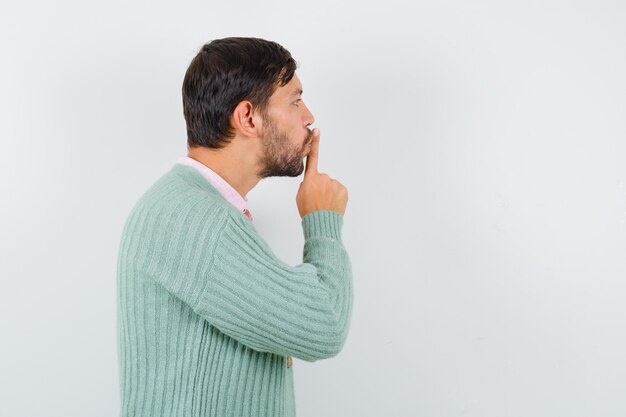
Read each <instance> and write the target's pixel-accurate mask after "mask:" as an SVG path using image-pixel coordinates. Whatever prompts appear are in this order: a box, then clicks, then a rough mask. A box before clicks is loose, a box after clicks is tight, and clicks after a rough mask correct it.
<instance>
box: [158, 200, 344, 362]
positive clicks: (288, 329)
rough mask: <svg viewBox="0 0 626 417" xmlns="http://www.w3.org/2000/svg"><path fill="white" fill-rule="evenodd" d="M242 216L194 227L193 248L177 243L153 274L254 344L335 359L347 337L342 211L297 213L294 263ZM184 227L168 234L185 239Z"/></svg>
mask: <svg viewBox="0 0 626 417" xmlns="http://www.w3.org/2000/svg"><path fill="white" fill-rule="evenodd" d="M247 221H248V219H244V218H243V217H241V218H236V217H235V216H233V215H232V214H229V215H228V216H225V217H224V218H223V219H221V223H220V222H216V223H214V224H213V226H212V228H211V230H212V231H213V233H210V232H208V231H205V232H198V231H197V232H195V234H194V236H195V238H192V239H190V240H195V241H196V246H195V250H194V249H193V248H194V245H193V244H192V243H190V242H187V243H178V244H174V246H175V247H182V248H186V253H185V256H183V255H180V256H178V255H174V256H175V257H176V258H177V259H171V260H170V262H169V266H167V267H164V268H161V269H160V270H159V273H155V274H154V276H155V278H156V279H157V281H158V282H159V283H161V284H162V285H163V286H164V287H165V288H166V289H167V290H168V291H170V292H171V293H173V294H174V295H175V296H177V297H178V298H179V299H181V300H183V301H184V302H186V303H187V304H189V305H190V306H191V308H192V309H193V310H194V311H195V312H196V313H197V314H198V315H200V316H201V317H202V318H204V319H205V320H206V321H207V322H209V323H210V324H211V325H213V326H215V327H216V328H218V329H219V330H220V331H221V332H223V333H224V334H226V335H228V336H230V337H232V338H234V339H236V340H237V341H239V342H240V343H242V344H244V345H246V346H248V347H250V348H251V349H254V350H257V351H260V352H270V353H275V354H279V355H291V356H293V357H296V358H299V359H302V360H305V361H308V362H314V361H316V360H319V359H326V358H331V357H334V356H336V355H337V354H338V353H339V352H340V351H341V350H342V348H343V345H344V343H345V341H346V338H347V334H348V330H349V324H350V317H351V312H352V302H353V293H352V269H351V263H350V259H349V257H348V253H347V252H346V249H345V248H344V245H343V243H342V240H341V227H342V225H343V216H341V214H339V213H337V212H335V211H331V210H318V211H314V212H312V213H308V214H307V215H305V216H304V217H303V218H302V222H301V224H302V229H303V233H304V249H303V262H302V263H301V264H298V265H295V266H290V265H288V264H286V263H285V262H283V261H281V260H280V259H278V258H277V257H276V255H275V254H274V253H273V251H272V250H271V249H270V247H269V246H268V244H267V243H266V242H265V240H264V239H263V238H262V237H261V236H260V235H259V234H258V233H257V232H256V231H255V230H254V228H253V227H250V226H249V225H246V224H245V223H244V222H247ZM187 224H192V223H187ZM184 228H185V226H183V229H184ZM216 229H217V231H215V230H216ZM183 232H184V231H183V230H179V231H178V233H171V234H170V236H173V237H174V238H175V239H176V236H177V239H183V238H184V235H185V233H183ZM189 232H190V233H191V230H189ZM174 253H175V252H174ZM194 253H195V254H194ZM172 255H173V254H172V253H171V252H169V254H168V255H167V256H165V259H168V258H171V257H172ZM182 258H184V259H188V261H187V262H180V260H181V259H182ZM162 259H163V258H162ZM173 266H176V268H175V269H173V268H172V267H173ZM182 271H184V272H182ZM174 277H177V278H174Z"/></svg>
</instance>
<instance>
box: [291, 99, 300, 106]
mask: <svg viewBox="0 0 626 417" xmlns="http://www.w3.org/2000/svg"><path fill="white" fill-rule="evenodd" d="M301 100H302V99H301V98H299V99H297V100H296V101H294V102H293V104H295V105H296V107H298V102H299V101H301Z"/></svg>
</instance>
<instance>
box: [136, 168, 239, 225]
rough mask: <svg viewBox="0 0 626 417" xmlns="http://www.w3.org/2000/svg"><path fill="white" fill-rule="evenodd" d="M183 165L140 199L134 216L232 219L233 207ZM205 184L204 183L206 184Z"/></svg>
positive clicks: (157, 181)
mask: <svg viewBox="0 0 626 417" xmlns="http://www.w3.org/2000/svg"><path fill="white" fill-rule="evenodd" d="M189 170H193V168H189V167H185V166H183V165H180V164H176V165H174V166H173V167H172V168H171V169H170V170H169V171H167V172H166V173H164V174H163V175H162V176H161V177H160V178H158V179H157V180H156V181H155V182H154V183H153V184H152V185H151V186H150V187H149V188H148V189H147V190H146V191H145V192H144V193H143V195H142V196H141V197H140V198H139V199H138V201H137V203H136V204H135V207H134V208H133V210H132V212H131V216H133V215H139V214H141V215H143V216H147V217H152V216H157V217H160V218H161V219H163V218H164V217H165V218H168V219H169V218H172V217H174V218H181V217H185V216H198V215H202V216H203V217H215V218H218V217H221V218H224V217H226V216H228V215H229V213H228V206H227V204H229V203H228V202H227V201H226V200H224V198H223V197H221V196H220V195H219V193H218V192H216V191H215V189H214V188H212V187H211V186H210V184H208V182H206V180H205V179H204V178H202V177H199V176H196V175H194V173H193V172H191V171H189ZM203 181H204V183H203Z"/></svg>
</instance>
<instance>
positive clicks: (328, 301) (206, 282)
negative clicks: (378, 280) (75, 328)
mask: <svg viewBox="0 0 626 417" xmlns="http://www.w3.org/2000/svg"><path fill="white" fill-rule="evenodd" d="M342 225H343V217H342V216H341V215H340V214H339V213H337V212H335V211H331V210H318V211H314V212H312V213H309V214H307V215H306V216H304V217H303V219H302V226H303V232H304V237H305V245H304V257H303V263H302V264H299V265H297V266H295V267H292V266H289V265H287V264H285V263H283V262H282V261H280V260H279V259H278V258H277V257H276V256H275V255H274V254H273V252H272V251H271V249H270V248H269V246H268V245H267V244H266V242H265V241H264V240H263V239H262V238H261V237H260V236H259V235H258V233H257V232H256V230H255V228H254V226H253V225H252V223H251V222H250V221H249V219H248V218H247V217H246V216H245V215H244V214H243V213H240V212H238V211H237V210H236V209H235V208H234V207H233V206H232V205H231V204H229V203H228V202H227V201H226V200H224V199H223V197H222V196H221V195H220V194H219V192H218V191H217V190H216V189H215V188H214V187H213V186H211V184H209V183H208V182H207V181H206V179H205V178H203V177H202V176H201V175H200V174H199V173H198V172H196V171H195V170H194V169H193V168H190V167H187V166H183V165H175V166H174V167H173V168H172V169H171V170H170V171H169V172H168V173H166V174H165V175H163V176H162V177H161V178H160V179H159V180H158V181H157V182H156V183H155V184H154V185H153V186H152V187H151V188H150V189H149V190H148V191H147V192H146V193H145V194H144V195H143V196H142V197H141V199H140V200H139V202H138V203H137V204H136V205H135V207H134V208H133V210H132V212H131V214H130V216H129V218H128V220H127V222H126V225H125V228H124V233H123V236H122V240H121V244H120V249H119V258H118V276H117V279H118V342H119V366H120V384H121V400H122V412H121V414H122V416H172V417H175V416H194V417H196V416H255V417H263V416H278V417H281V416H285V417H292V416H294V415H295V397H294V387H293V368H289V367H288V366H287V357H288V356H289V355H291V356H293V357H296V358H300V359H303V360H306V361H316V360H319V359H325V358H330V357H333V356H335V355H337V354H338V353H339V352H340V351H341V349H342V347H343V344H344V343H345V340H346V337H347V333H348V327H349V321H350V316H351V310H352V273H351V265H350V260H349V258H348V255H347V252H346V251H345V249H344V247H343V244H342V242H341V227H342Z"/></svg>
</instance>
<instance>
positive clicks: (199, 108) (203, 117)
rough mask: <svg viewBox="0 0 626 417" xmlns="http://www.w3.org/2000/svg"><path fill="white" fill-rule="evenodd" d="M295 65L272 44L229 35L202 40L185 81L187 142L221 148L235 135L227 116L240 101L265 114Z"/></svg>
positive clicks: (290, 76)
mask: <svg viewBox="0 0 626 417" xmlns="http://www.w3.org/2000/svg"><path fill="white" fill-rule="evenodd" d="M296 67H297V63H296V61H295V60H294V59H293V58H292V57H291V54H290V53H289V51H287V50H286V49H285V48H283V47H282V46H281V45H279V44H277V43H276V42H272V41H267V40H265V39H259V38H240V37H237V38H235V37H230V38H224V39H216V40H214V41H212V42H210V43H207V44H205V45H204V46H203V47H202V48H201V49H200V52H198V54H197V55H196V56H195V58H194V59H193V60H192V61H191V64H189V68H187V72H186V73H185V79H184V81H183V89H182V90H183V111H184V114H185V122H186V123H187V146H188V147H189V148H191V147H195V146H205V147H207V148H215V149H219V148H223V147H224V146H226V145H227V144H228V143H230V140H231V139H232V138H233V137H234V133H235V132H234V130H233V128H232V126H231V124H230V117H231V115H232V113H233V111H234V110H235V107H237V104H239V103H240V102H241V101H242V100H249V101H250V102H251V103H252V105H253V106H255V107H256V110H257V111H259V112H260V113H261V114H265V111H266V109H267V105H268V101H269V98H270V96H271V95H272V94H274V91H276V88H278V86H279V85H280V86H284V85H285V84H287V83H288V82H289V81H290V80H291V78H292V77H293V74H294V72H295V70H296Z"/></svg>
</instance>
